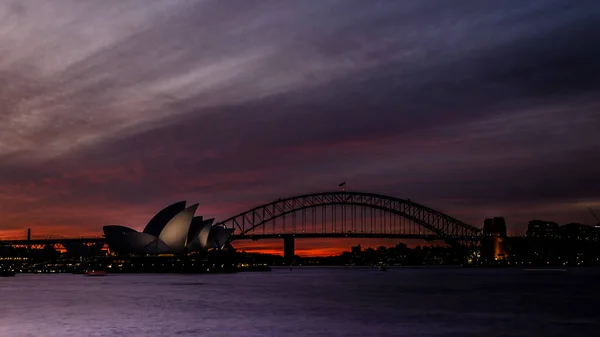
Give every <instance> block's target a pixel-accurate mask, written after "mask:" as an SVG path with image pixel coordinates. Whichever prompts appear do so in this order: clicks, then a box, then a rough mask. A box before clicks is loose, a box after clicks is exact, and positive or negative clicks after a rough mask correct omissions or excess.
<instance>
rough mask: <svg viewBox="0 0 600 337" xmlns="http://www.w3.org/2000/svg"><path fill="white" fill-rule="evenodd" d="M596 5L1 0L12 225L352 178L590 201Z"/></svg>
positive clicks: (410, 188)
mask: <svg viewBox="0 0 600 337" xmlns="http://www.w3.org/2000/svg"><path fill="white" fill-rule="evenodd" d="M597 7H598V6H596V5H595V3H594V2H586V1H581V2H578V3H577V5H575V4H573V3H571V2H568V1H521V2H519V3H500V2H494V3H482V2H480V1H467V2H461V3H460V4H453V5H452V6H450V5H448V4H446V3H445V2H443V1H429V2H424V1H402V2H389V1H368V2H365V1H359V0H357V1H336V0H328V1H318V2H317V1H314V2H312V1H302V2H289V3H288V2H286V3H277V2H267V1H263V2H260V1H256V2H248V1H230V2H228V3H227V4H223V3H222V2H221V1H213V0H205V1H171V0H170V1H153V2H147V1H141V0H139V1H130V2H97V3H96V2H94V3H80V2H76V1H75V2H73V1H67V0H61V1H53V2H52V3H47V2H39V3H34V2H30V3H22V2H13V3H12V4H9V3H6V4H3V5H0V44H2V45H3V46H4V47H5V48H4V51H3V54H2V58H0V107H2V113H0V161H1V162H2V166H1V167H0V177H1V178H0V207H1V208H2V212H4V213H6V214H7V215H6V216H5V218H6V219H8V220H4V223H2V224H0V226H2V228H8V227H10V228H21V227H24V226H28V225H30V224H32V223H40V224H42V223H43V225H40V226H41V227H43V228H48V230H50V229H51V228H53V226H55V227H54V228H58V227H56V226H59V224H66V225H65V226H68V225H72V226H74V227H73V231H84V230H85V231H88V230H94V229H95V228H98V227H99V226H100V225H101V224H103V223H114V222H123V223H128V224H132V223H134V224H137V225H138V226H143V224H144V221H146V216H150V215H151V214H152V213H153V212H155V211H156V210H157V209H160V207H161V206H163V205H165V204H169V203H170V202H172V201H173V200H180V199H182V198H186V199H188V200H190V201H199V202H201V203H202V206H203V207H202V209H203V211H204V212H206V213H207V214H212V215H214V216H217V217H226V216H229V215H232V214H233V213H237V212H241V211H243V210H244V209H245V208H249V207H252V206H255V205H257V204H261V203H263V202H268V201H270V200H273V199H276V198H277V197H280V196H288V195H290V194H301V193H308V192H314V191H322V190H330V189H332V188H335V186H336V185H337V183H339V181H342V180H347V181H348V182H349V186H351V188H352V189H361V190H367V191H374V192H380V193H384V194H390V195H393V196H397V197H410V198H413V199H415V200H422V202H423V203H424V204H427V205H430V206H432V207H434V208H440V209H442V210H443V211H445V212H447V213H449V214H452V215H455V214H456V217H459V218H461V219H462V220H464V221H467V222H470V223H473V224H474V225H479V223H480V222H481V221H482V219H483V218H484V217H486V216H494V215H496V216H497V215H507V216H508V217H512V218H513V219H515V221H518V222H519V225H518V226H514V230H515V231H519V230H522V229H523V228H522V222H523V221H526V219H527V213H526V212H524V211H522V210H521V209H520V208H521V207H522V205H527V207H529V209H531V210H532V213H533V214H532V215H534V214H535V215H536V216H546V217H549V218H555V219H561V221H562V220H564V221H567V220H568V219H573V221H583V222H589V221H588V219H587V215H585V211H582V212H581V215H578V214H579V213H578V212H579V210H580V209H581V208H582V207H583V203H590V204H594V203H595V202H597V201H598V200H600V191H599V190H598V189H597V188H594V186H595V185H596V184H595V183H594V181H595V175H596V172H597V170H598V165H600V164H599V162H600V158H599V157H598V155H597V154H598V153H600V140H599V138H598V137H597V130H598V127H599V126H600V118H599V117H598V114H597V110H598V105H599V104H600V102H599V101H598V98H597V97H598V90H599V89H600V88H599V87H598V81H596V79H597V78H598V76H600V69H599V68H598V62H596V60H597V59H598V58H599V57H600V54H599V50H600V45H599V44H600V43H599V42H598V39H597V38H596V36H597V33H598V32H600V25H599V24H598V22H599V21H598V20H597V17H598V16H599V14H600V11H599V10H598V8H597ZM32 204H35V205H36V207H35V209H36V210H35V211H29V210H30V209H31V207H30V205H32ZM106 209H110V210H111V211H109V212H106V211H105V210H106ZM583 210H585V207H583ZM83 212H85V216H83V215H82V214H83ZM459 215H460V216H459ZM86 218H87V219H86ZM90 219H91V220H90ZM81 223H84V225H76V224H81ZM78 226H81V227H78ZM60 228H63V227H60Z"/></svg>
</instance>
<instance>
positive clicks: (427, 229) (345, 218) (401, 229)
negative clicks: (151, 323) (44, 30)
mask: <svg viewBox="0 0 600 337" xmlns="http://www.w3.org/2000/svg"><path fill="white" fill-rule="evenodd" d="M219 224H221V225H224V226H226V227H227V228H233V229H234V231H233V235H232V236H231V241H239V240H260V239H274V238H281V239H283V242H284V255H285V256H286V257H290V256H291V257H293V255H294V246H295V239H297V238H390V239H422V240H428V241H438V240H441V241H444V242H446V243H447V244H450V245H455V246H461V245H465V244H470V243H476V242H478V241H479V240H480V239H481V238H482V236H481V230H480V229H479V228H476V227H473V226H470V225H468V224H466V223H464V222H462V221H460V220H457V219H455V218H453V217H451V216H449V215H447V214H444V213H442V212H440V211H437V210H435V209H433V208H429V207H427V206H424V205H421V204H418V203H415V202H413V201H411V200H410V199H399V198H395V197H391V196H386V195H381V194H374V193H364V192H353V191H352V192H351V191H336V192H324V193H314V194H305V195H299V196H294V197H289V198H279V199H277V200H275V201H272V202H269V203H266V204H263V205H260V206H257V207H254V208H252V209H250V210H247V211H245V212H242V213H239V214H237V215H235V216H232V217H230V218H227V219H225V220H222V221H220V222H219ZM0 244H3V245H11V246H20V247H23V246H26V247H29V248H43V247H46V246H48V245H50V246H53V247H54V248H62V249H66V250H67V251H69V250H70V249H71V247H77V246H79V247H80V246H82V245H84V246H95V247H102V246H104V244H105V239H104V238H103V237H101V236H98V237H42V238H40V237H35V236H33V237H32V236H31V235H28V236H27V237H22V238H0Z"/></svg>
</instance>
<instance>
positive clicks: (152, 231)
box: [102, 201, 233, 255]
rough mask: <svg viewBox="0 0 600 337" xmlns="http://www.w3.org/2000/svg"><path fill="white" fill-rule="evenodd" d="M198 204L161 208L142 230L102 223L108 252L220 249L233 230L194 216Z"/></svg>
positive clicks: (170, 251)
mask: <svg viewBox="0 0 600 337" xmlns="http://www.w3.org/2000/svg"><path fill="white" fill-rule="evenodd" d="M197 208H198V204H195V205H192V206H189V207H187V208H186V202H185V201H181V202H177V203H174V204H172V205H169V206H167V207H165V208H164V209H163V210H161V211H160V212H158V213H157V214H156V215H155V216H154V217H153V218H152V219H151V220H150V221H149V222H148V224H147V225H146V227H145V228H144V230H143V231H142V232H138V231H136V230H134V229H131V228H129V227H125V226H119V225H113V226H104V227H103V228H102V229H103V231H104V236H105V238H106V242H107V244H108V247H109V249H110V251H111V252H112V253H116V254H120V255H131V254H136V255H149V254H151V255H159V254H186V253H191V252H205V251H208V250H211V249H217V250H220V249H223V248H224V247H225V246H226V244H227V243H228V241H229V238H230V236H231V234H232V233H233V229H230V228H226V227H224V226H222V225H214V219H203V217H202V216H195V212H196V209H197Z"/></svg>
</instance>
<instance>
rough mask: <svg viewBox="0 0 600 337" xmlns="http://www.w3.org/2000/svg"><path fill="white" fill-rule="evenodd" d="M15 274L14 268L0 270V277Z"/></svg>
mask: <svg viewBox="0 0 600 337" xmlns="http://www.w3.org/2000/svg"><path fill="white" fill-rule="evenodd" d="M15 275H17V272H15V271H14V270H0V277H12V276H15Z"/></svg>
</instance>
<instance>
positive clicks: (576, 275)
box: [0, 268, 600, 337]
mask: <svg viewBox="0 0 600 337" xmlns="http://www.w3.org/2000/svg"><path fill="white" fill-rule="evenodd" d="M599 277H600V270H597V269H574V270H569V271H567V272H563V273H560V272H559V273H552V272H527V271H523V270H516V269H504V270H501V269H498V270H493V269H492V270H490V269H487V270H486V269H459V268H456V269H455V268H406V269H404V268H403V269H389V270H388V271H387V272H379V271H377V270H376V269H371V268H298V269H294V270H293V271H289V270H288V269H275V270H274V271H273V272H270V273H239V274H221V275H218V274H214V275H131V274H130V275H109V276H106V277H85V276H82V275H70V274H63V275H17V276H16V277H14V278H0V336H10V337H13V336H14V337H20V336H60V337H70V336H77V337H81V336H128V337H137V336H236V337H237V336H277V337H284V336H599V335H600V332H599V331H600V330H598V328H599V327H600V326H599V325H598V317H599V315H598V312H599V310H600V301H599V300H600V290H599V287H600V278H599Z"/></svg>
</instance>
